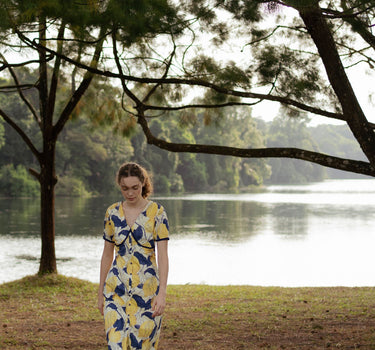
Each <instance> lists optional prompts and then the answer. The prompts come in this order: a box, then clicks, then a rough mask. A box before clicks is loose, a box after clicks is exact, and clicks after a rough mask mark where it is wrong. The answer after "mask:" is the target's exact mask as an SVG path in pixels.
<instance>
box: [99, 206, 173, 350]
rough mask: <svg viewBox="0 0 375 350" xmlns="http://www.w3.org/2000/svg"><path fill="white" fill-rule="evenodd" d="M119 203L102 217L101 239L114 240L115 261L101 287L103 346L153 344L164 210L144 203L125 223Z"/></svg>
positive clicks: (145, 349) (146, 347)
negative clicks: (131, 221)
mask: <svg viewBox="0 0 375 350" xmlns="http://www.w3.org/2000/svg"><path fill="white" fill-rule="evenodd" d="M121 204H122V202H117V203H115V204H113V205H111V206H110V207H109V208H108V209H107V211H106V215H105V219H104V234H103V238H104V239H105V240H107V241H109V242H112V243H114V244H115V253H116V255H115V260H114V261H113V264H112V266H111V268H110V270H109V272H108V275H107V278H106V282H105V285H104V291H103V294H104V298H105V304H104V324H105V329H106V334H107V342H108V349H109V350H120V349H121V350H127V349H132V350H133V349H142V350H154V349H157V347H158V342H159V335H160V328H161V320H162V317H161V316H156V317H152V313H153V311H152V310H151V308H152V303H153V299H154V298H155V296H156V295H157V293H158V291H159V276H158V268H157V264H156V256H155V242H157V241H161V240H165V239H169V225H168V218H167V215H166V212H165V210H164V208H163V207H162V206H161V205H160V204H158V203H156V202H153V201H149V203H148V204H147V206H146V208H145V209H144V211H143V212H142V213H140V214H139V216H138V218H137V219H136V221H135V223H134V225H133V226H132V227H129V225H128V224H127V222H126V219H125V215H124V212H123V209H122V205H121Z"/></svg>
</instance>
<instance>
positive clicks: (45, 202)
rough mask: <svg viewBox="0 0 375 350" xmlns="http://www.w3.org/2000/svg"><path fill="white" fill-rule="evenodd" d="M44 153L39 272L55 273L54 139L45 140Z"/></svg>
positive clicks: (41, 176) (41, 273) (41, 172)
mask: <svg viewBox="0 0 375 350" xmlns="http://www.w3.org/2000/svg"><path fill="white" fill-rule="evenodd" d="M45 146H46V147H45V149H44V153H43V155H42V156H41V171H40V175H39V181H40V190H41V201H40V209H41V239H42V249H41V258H40V265H39V274H40V275H44V274H49V273H57V267H56V253H55V185H56V182H57V179H56V174H55V146H56V140H53V139H49V140H46V141H45Z"/></svg>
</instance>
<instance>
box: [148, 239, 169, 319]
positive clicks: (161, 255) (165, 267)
mask: <svg viewBox="0 0 375 350" xmlns="http://www.w3.org/2000/svg"><path fill="white" fill-rule="evenodd" d="M156 251H157V258H158V270H159V293H158V295H157V296H156V297H155V301H154V305H153V307H152V309H153V311H154V313H153V314H152V316H153V317H155V316H160V315H161V314H162V313H163V312H164V309H165V305H166V297H167V280H168V271H169V259H168V240H162V241H159V242H157V247H156Z"/></svg>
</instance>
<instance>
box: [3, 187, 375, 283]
mask: <svg viewBox="0 0 375 350" xmlns="http://www.w3.org/2000/svg"><path fill="white" fill-rule="evenodd" d="M120 198H121V197H120V196H119V197H118V198H57V199H56V255H57V258H58V269H59V272H60V273H63V274H66V275H70V276H75V277H80V278H84V279H88V280H90V281H94V282H97V281H98V276H99V260H100V254H101V250H102V246H103V240H102V238H101V237H102V227H103V218H104V213H105V210H106V208H107V207H108V206H109V205H110V204H112V203H113V202H115V201H116V200H119V199H120ZM154 199H155V200H157V201H158V202H160V203H161V204H163V205H164V207H165V208H166V210H167V212H168V216H169V219H170V228H171V241H170V259H171V271H170V283H208V284H259V285H282V286H298V285H304V286H308V285H313V286H314V285H327V286H330V285H348V286H355V285H375V274H374V273H373V266H375V256H374V254H373V253H372V250H373V249H372V247H373V246H374V245H375V212H374V210H373V208H374V205H375V180H354V181H353V180H339V181H326V182H323V183H320V184H309V185H305V186H301V185H299V186H271V187H269V188H267V189H265V191H264V192H262V193H243V194H238V195H236V194H194V195H187V196H183V197H155V198H154ZM39 220H40V208H39V201H38V200H35V199H0V224H1V227H2V229H1V231H0V266H1V267H2V269H0V270H1V271H0V283H1V282H4V281H7V280H11V279H17V278H20V277H22V276H24V275H26V274H31V273H36V272H37V270H38V259H39V255H40V223H39ZM239 267H240V268H239Z"/></svg>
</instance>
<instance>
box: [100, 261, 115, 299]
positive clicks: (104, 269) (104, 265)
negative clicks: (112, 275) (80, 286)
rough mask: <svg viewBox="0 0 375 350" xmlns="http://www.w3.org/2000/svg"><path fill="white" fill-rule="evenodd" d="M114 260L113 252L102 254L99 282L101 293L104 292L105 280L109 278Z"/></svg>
mask: <svg viewBox="0 0 375 350" xmlns="http://www.w3.org/2000/svg"><path fill="white" fill-rule="evenodd" d="M112 261H113V254H112V255H109V254H107V255H104V254H103V256H102V260H101V263H100V282H99V291H98V292H99V294H102V293H103V288H104V282H105V280H106V278H107V275H108V271H109V269H110V267H111V265H112Z"/></svg>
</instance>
